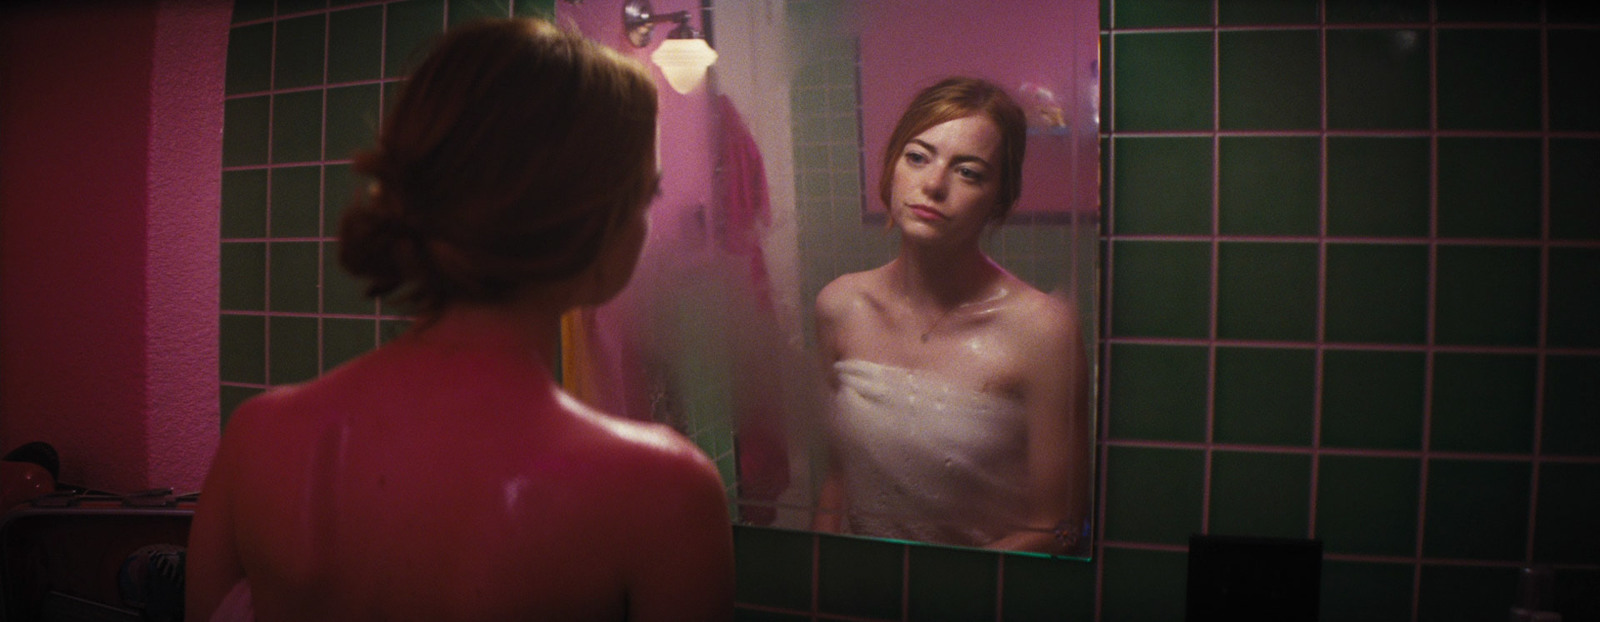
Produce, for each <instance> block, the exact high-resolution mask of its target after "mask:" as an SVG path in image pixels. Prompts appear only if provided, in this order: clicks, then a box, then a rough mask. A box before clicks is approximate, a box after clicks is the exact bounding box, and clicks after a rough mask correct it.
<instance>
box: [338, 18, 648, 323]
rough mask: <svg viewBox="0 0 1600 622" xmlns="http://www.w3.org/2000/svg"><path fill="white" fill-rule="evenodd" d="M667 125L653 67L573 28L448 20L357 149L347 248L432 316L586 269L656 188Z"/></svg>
mask: <svg viewBox="0 0 1600 622" xmlns="http://www.w3.org/2000/svg"><path fill="white" fill-rule="evenodd" d="M655 123H656V91H655V85H654V83H653V82H652V81H651V78H650V74H649V73H648V72H647V71H646V70H645V69H644V68H643V67H642V66H640V65H639V64H638V63H637V62H635V61H633V60H630V59H628V58H626V57H623V56H621V55H620V54H617V53H616V52H614V51H612V50H610V49H608V48H606V47H604V46H601V45H599V44H597V43H594V42H592V41H590V40H588V39H585V38H584V37H583V36H582V35H580V34H578V33H576V32H573V31H570V30H566V29H563V28H558V27H556V26H553V25H551V24H550V23H548V22H545V21H542V20H534V19H494V20H485V21H480V22H475V23H472V24H468V25H463V26H459V27H455V28H452V29H451V30H450V31H448V32H447V33H445V35H444V36H443V37H442V38H441V39H439V41H438V42H437V43H436V44H435V45H434V47H433V49H432V51H431V53H430V54H429V55H428V56H427V58H426V59H425V60H424V61H423V62H422V63H421V65H420V66H418V67H417V69H416V71H415V72H413V73H412V75H411V76H410V78H409V80H408V81H407V83H406V85H405V88H404V91H403V92H402V93H401V95H400V97H399V99H398V101H397V102H396V103H395V104H394V106H393V107H392V108H390V110H389V112H388V115H387V117H386V118H385V120H384V124H383V128H382V132H381V133H380V134H379V138H378V144H377V147H376V148H374V149H372V150H371V151H368V152H364V153H361V154H358V155H357V157H356V159H355V165H354V168H355V170H356V172H358V173H361V174H363V175H365V176H367V177H368V178H370V179H371V180H372V184H371V186H370V187H369V188H368V189H367V190H366V191H364V192H359V193H357V196H356V197H355V199H354V200H353V201H352V203H351V204H350V206H349V207H348V208H347V209H346V211H345V213H344V215H343V220H342V221H341V222H340V227H339V242H340V252H339V259H340V262H341V263H342V264H343V265H344V267H345V268H346V269H347V270H349V271H350V272H351V273H353V274H355V275H356V276H358V277H363V278H366V279H367V280H369V281H370V285H369V287H368V288H367V294H368V295H369V296H389V295H394V296H395V297H396V298H398V299H399V300H400V301H401V302H406V303H410V304H412V305H414V306H416V307H417V308H418V309H417V310H419V311H421V312H423V313H425V314H426V313H432V312H437V311H439V310H440V309H442V308H443V307H444V306H446V305H448V304H450V303H452V302H457V301H470V302H501V301H504V300H507V299H509V298H510V297H511V296H512V295H514V294H516V293H517V292H519V291H521V290H522V289H523V288H524V287H525V286H527V285H530V284H537V283H548V282H553V281H557V280H560V279H564V278H568V277H571V276H574V275H576V274H578V273H580V272H582V271H583V270H584V269H586V268H588V267H589V265H590V264H592V263H593V262H594V261H595V259H596V258H597V256H598V255H599V253H600V249H601V247H602V246H603V245H604V244H605V243H606V242H607V238H608V237H609V236H610V235H611V234H612V233H613V231H615V230H616V229H617V228H618V227H619V225H620V223H622V222H623V221H624V219H625V218H626V217H627V216H628V215H629V214H630V212H629V210H632V209H638V208H640V207H642V206H643V205H644V204H645V202H646V201H647V200H648V197H649V193H650V192H652V191H653V189H654V182H655V173H656V172H655V169H654V164H653V163H654V158H655Z"/></svg>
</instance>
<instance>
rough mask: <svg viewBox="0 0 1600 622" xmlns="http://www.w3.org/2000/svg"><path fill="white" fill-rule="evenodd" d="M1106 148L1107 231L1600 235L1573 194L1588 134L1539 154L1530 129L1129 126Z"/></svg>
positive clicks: (1592, 215)
mask: <svg viewBox="0 0 1600 622" xmlns="http://www.w3.org/2000/svg"><path fill="white" fill-rule="evenodd" d="M1430 143H1434V144H1430ZM1110 148H1111V149H1112V150H1113V151H1112V153H1111V154H1110V155H1111V162H1112V164H1113V165H1114V168H1113V171H1112V175H1111V179H1110V183H1111V184H1112V189H1113V191H1114V197H1115V205H1114V207H1113V213H1112V214H1111V219H1112V223H1113V227H1114V229H1113V233H1115V234H1116V235H1210V234H1212V233H1213V230H1214V231H1215V233H1218V234H1221V235H1230V236H1315V235H1319V234H1322V233H1326V235H1330V236H1336V237H1411V238H1424V237H1428V236H1429V235H1430V233H1431V232H1433V231H1434V228H1435V227H1437V234H1438V235H1439V236H1440V237H1443V238H1462V239H1508V240H1537V239H1540V237H1541V235H1542V232H1543V230H1544V229H1545V227H1546V224H1548V229H1549V235H1550V237H1551V238H1552V239H1556V240H1586V241H1593V240H1597V239H1600V212H1597V211H1596V210H1594V209H1593V208H1592V206H1591V205H1590V204H1587V203H1584V200H1585V197H1591V198H1592V197H1593V196H1594V194H1595V192H1597V187H1596V183H1597V182H1596V180H1595V176H1594V175H1592V174H1591V173H1592V171H1593V170H1595V166H1597V165H1600V141H1596V140H1593V139H1555V140H1552V141H1550V148H1549V165H1548V167H1546V166H1544V165H1543V164H1542V163H1543V162H1544V161H1545V160H1544V157H1543V151H1544V149H1543V146H1542V144H1541V141H1540V139H1537V138H1492V137H1482V138H1453V137H1445V138H1439V139H1437V141H1430V139H1428V138H1421V137H1417V138H1411V137H1357V136H1333V137H1329V138H1328V139H1326V148H1324V147H1323V141H1322V139H1319V138H1316V137H1273V136H1259V137H1237V136H1224V137H1221V138H1219V139H1217V140H1216V141H1213V140H1212V139H1210V138H1204V137H1192V136H1177V137H1150V136H1137V137H1115V138H1113V139H1112V140H1111V141H1110ZM1435 151H1436V152H1437V157H1435V156H1434V155H1433V153H1434V152H1435ZM1435 165H1437V168H1438V174H1437V182H1436V183H1435V182H1432V181H1430V180H1432V179H1433V178H1434V174H1433V172H1432V170H1433V167H1434V166H1435ZM1547 171H1548V173H1549V182H1548V185H1546V183H1545V181H1544V177H1545V173H1546V172H1547ZM1324 178H1325V180H1326V185H1327V197H1326V229H1325V230H1324V228H1323V224H1322V223H1323V208H1322V205H1323V204H1324V203H1323V197H1322V184H1323V181H1324ZM1435 188H1436V189H1437V194H1438V217H1437V222H1436V223H1435V222H1433V217H1432V216H1430V207H1429V205H1430V196H1431V195H1432V192H1431V190H1432V189H1435ZM1213 189H1215V194H1216V199H1215V203H1216V209H1215V210H1213V208H1212V205H1213V196H1212V195H1213ZM1546 189H1548V190H1549V193H1550V202H1549V205H1550V209H1549V218H1548V223H1546V219H1545V217H1544V216H1543V215H1542V209H1541V201H1542V196H1543V194H1544V191H1545V190H1546Z"/></svg>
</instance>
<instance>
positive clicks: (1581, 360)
mask: <svg viewBox="0 0 1600 622" xmlns="http://www.w3.org/2000/svg"><path fill="white" fill-rule="evenodd" d="M1110 354H1111V358H1110V363H1109V366H1108V369H1107V370H1106V374H1107V376H1108V381H1109V382H1108V387H1109V388H1108V392H1107V399H1108V400H1109V403H1110V410H1109V416H1108V419H1109V420H1108V421H1106V422H1105V425H1106V430H1107V435H1108V438H1111V439H1115V440H1154V441H1177V442H1195V443H1198V442H1204V441H1207V440H1208V439H1209V440H1211V441H1214V442H1218V443H1227V444H1241V445H1271V446H1280V447H1312V446H1314V445H1316V444H1317V443H1314V442H1313V441H1314V437H1315V435H1316V434H1317V433H1318V432H1319V430H1317V429H1316V421H1317V420H1318V418H1317V416H1316V414H1315V412H1316V410H1317V408H1318V406H1320V408H1321V417H1320V421H1321V428H1320V446H1321V447H1325V448H1341V449H1379V450H1413V451H1414V450H1421V449H1423V448H1424V443H1423V441H1424V434H1423V418H1424V415H1425V414H1426V413H1430V412H1431V414H1432V419H1431V421H1432V425H1431V426H1430V428H1429V433H1428V435H1427V437H1426V440H1427V447H1428V448H1429V449H1432V450H1434V451H1447V452H1468V453H1498V454H1508V455H1527V454H1531V453H1532V452H1533V451H1534V448H1535V443H1536V442H1537V443H1539V448H1540V450H1541V452H1542V453H1543V454H1545V455H1588V456H1595V455H1600V442H1597V441H1595V440H1594V439H1595V435H1594V432H1597V431H1600V423H1597V422H1596V420H1595V418H1594V417H1593V412H1592V411H1593V404H1595V403H1600V402H1597V401H1595V399H1594V398H1596V397H1600V389H1595V388H1593V387H1594V386H1595V385H1594V382H1593V380H1594V379H1595V378H1597V377H1600V374H1597V373H1596V372H1600V356H1550V357H1546V358H1545V359H1544V365H1545V367H1546V372H1545V378H1544V386H1543V387H1542V389H1543V397H1542V398H1541V397H1540V391H1539V390H1540V388H1541V387H1539V380H1538V365H1539V363H1540V359H1539V357H1537V356H1533V355H1518V354H1472V353H1456V352H1440V353H1436V354H1434V355H1433V356H1432V359H1433V362H1432V370H1431V375H1430V374H1429V368H1428V362H1427V358H1428V355H1426V354H1424V353H1422V352H1417V351H1387V350H1340V349H1332V348H1330V349H1328V350H1326V351H1324V352H1323V353H1322V358H1321V365H1322V368H1321V370H1320V371H1321V376H1320V380H1321V387H1320V398H1319V392H1318V391H1319V389H1318V387H1317V384H1318V380H1319V376H1318V375H1317V374H1318V369H1317V365H1318V360H1317V354H1316V352H1315V351H1314V350H1312V349H1309V348H1249V347H1229V346H1220V347H1217V348H1216V350H1215V354H1214V356H1215V373H1214V374H1213V373H1212V372H1210V371H1208V369H1210V368H1209V361H1210V357H1211V356H1212V354H1211V353H1210V352H1208V350H1207V348H1205V347H1202V346H1188V345H1153V344H1129V343H1113V344H1112V345H1111V351H1110ZM1430 391H1431V395H1430ZM1430 397H1431V400H1432V401H1431V404H1430V402H1429V401H1428V400H1429V399H1430ZM1208 404H1209V405H1211V408H1210V410H1211V412H1212V423H1211V424H1210V425H1211V427H1210V428H1209V430H1208V428H1207V422H1206V421H1207V420H1206V416H1207V405H1208ZM1541 409H1542V411H1543V413H1544V415H1543V416H1544V419H1543V430H1544V431H1543V435H1542V436H1540V437H1538V438H1536V437H1535V431H1536V425H1535V421H1536V417H1537V413H1539V412H1540V410H1541ZM1208 432H1209V437H1208Z"/></svg>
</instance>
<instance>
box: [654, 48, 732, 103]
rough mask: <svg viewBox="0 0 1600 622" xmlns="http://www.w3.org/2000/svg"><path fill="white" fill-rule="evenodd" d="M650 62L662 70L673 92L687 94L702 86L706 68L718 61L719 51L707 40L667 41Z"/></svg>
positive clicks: (657, 49)
mask: <svg viewBox="0 0 1600 622" xmlns="http://www.w3.org/2000/svg"><path fill="white" fill-rule="evenodd" d="M650 61H651V62H654V63H655V64H656V66H657V67H660V68H661V73H662V75H665V76H666V77H667V84H670V85H672V90H674V91H677V92H678V93H680V94H686V93H688V92H689V91H692V90H694V88H695V87H697V86H700V82H701V81H702V80H704V79H705V77H706V68H707V67H710V66H711V63H714V62H716V61H717V51H716V50H713V49H711V46H709V45H706V40H705V39H700V38H693V39H667V40H666V41H662V42H661V47H658V48H656V51H655V52H653V53H651V54H650Z"/></svg>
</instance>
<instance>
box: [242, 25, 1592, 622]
mask: <svg viewBox="0 0 1600 622" xmlns="http://www.w3.org/2000/svg"><path fill="white" fill-rule="evenodd" d="M512 4H515V5H516V6H514V7H513V6H511V5H512ZM533 4H539V5H542V6H541V7H527V6H524V3H522V2H515V3H511V2H498V3H493V2H490V3H471V2H462V1H460V0H449V1H448V2H447V1H446V0H409V1H406V2H339V1H335V2H333V3H332V6H327V5H326V4H325V3H321V2H310V1H309V0H295V1H293V2H291V1H290V0H280V1H279V2H278V3H277V6H276V7H274V6H273V4H272V3H258V2H248V3H247V2H240V3H239V5H238V6H237V8H236V15H235V27H234V31H233V37H232V40H231V42H230V50H229V58H228V80H227V88H228V101H227V109H226V115H227V117H226V119H227V120H226V131H225V133H224V173H223V175H224V177H223V179H224V182H223V195H224V200H223V204H224V205H223V225H222V226H223V254H222V256H223V260H222V261H223V264H222V278H223V281H222V309H223V311H222V316H223V317H222V360H221V366H222V369H221V371H222V377H223V385H224V386H223V395H224V397H225V404H224V411H225V412H226V411H229V410H231V409H232V406H233V405H234V404H237V402H238V401H240V400H242V399H244V398H245V397H248V396H249V395H252V394H254V393H255V392H257V391H260V390H261V389H263V388H265V387H267V386H271V385H273V384H278V383H281V382H290V381H295V380H299V379H304V378H308V377H310V376H312V375H314V374H316V373H318V372H319V371H321V370H324V369H327V368H329V367H331V366H333V365H335V364H337V363H338V362H340V361H343V360H346V359H348V358H349V357H351V356H354V355H356V354H358V353H360V352H363V351H365V350H367V349H370V348H371V347H373V346H375V345H376V344H377V343H378V342H379V341H380V340H381V339H383V338H384V337H385V336H387V335H390V334H393V333H394V332H396V331H397V330H398V328H399V327H400V326H401V325H403V318H401V317H399V316H397V315H394V314H392V313H390V312H388V311H386V310H384V309H382V308H380V307H378V306H375V305H374V304H373V303H370V302H364V301H362V299H361V298H360V297H359V296H358V295H357V294H358V293H359V292H357V291H356V285H355V284H353V283H351V282H350V281H349V280H348V279H346V278H345V277H343V276H341V274H340V272H339V271H338V270H337V268H336V267H335V266H334V265H333V264H334V262H333V261H332V258H331V255H330V254H329V253H330V252H331V250H332V233H333V231H332V229H331V226H332V225H331V224H332V223H334V222H336V220H337V210H338V208H339V206H340V205H341V204H342V201H343V198H344V197H345V196H346V195H347V193H348V192H349V188H350V184H351V179H350V174H349V168H348V160H347V157H348V152H349V149H350V148H352V147H353V146H356V145H361V144H363V143H364V142H365V141H367V140H370V137H371V131H372V127H373V124H374V122H375V119H376V116H377V112H378V111H379V110H381V108H382V105H383V101H384V98H385V97H387V96H388V93H389V89H388V88H387V87H389V85H390V84H391V83H392V81H393V79H394V76H396V75H397V74H398V72H399V67H401V66H403V62H404V60H405V58H404V55H405V54H406V53H408V50H409V49H410V47H411V46H413V45H415V43H416V42H417V41H420V40H422V39H425V38H426V36H427V35H428V34H430V33H432V32H436V31H437V30H438V29H441V28H443V27H444V26H445V25H446V24H448V23H452V22H453V21H455V20H457V19H460V18H461V17H462V16H464V15H472V14H475V13H477V12H480V11H487V12H493V13H497V14H506V13H510V12H512V11H513V10H515V11H516V12H519V13H520V12H523V11H525V10H526V11H534V10H539V11H547V10H548V6H549V4H550V0H546V1H545V2H542V3H540V2H535V3H533ZM818 4H821V3H809V2H802V1H798V0H797V1H795V2H793V3H792V6H793V7H794V8H793V9H792V10H795V11H800V12H803V11H805V10H817V9H816V8H814V7H815V6H816V5H818ZM808 6H812V7H813V8H811V9H808V8H807V7H808ZM1003 6H1004V5H1003V4H985V5H984V9H983V10H1003V8H1002V7H1003ZM1594 6H1595V5H1593V4H1591V3H1583V2H1570V1H1566V0H1546V1H1544V2H1538V1H1532V0H1529V1H1522V2H1471V1H1466V0H1283V1H1275V2H1261V1H1250V0H1210V1H1204V0H1103V1H1102V10H1101V13H1102V16H1101V42H1102V54H1103V58H1102V60H1103V62H1102V66H1103V68H1104V77H1103V84H1102V104H1103V107H1104V110H1103V113H1102V123H1103V127H1102V133H1103V136H1102V139H1103V140H1102V148H1103V151H1104V153H1103V162H1104V175H1105V183H1104V187H1103V189H1102V192H1103V196H1104V200H1105V201H1104V202H1105V204H1106V206H1107V209H1106V213H1105V229H1104V231H1103V235H1102V240H1101V242H1102V250H1101V252H1102V253H1103V258H1104V261H1105V265H1106V270H1105V273H1104V288H1103V293H1104V299H1103V301H1102V303H1103V307H1102V308H1103V309H1104V310H1105V312H1106V315H1105V316H1104V320H1103V322H1104V323H1103V328H1102V334H1101V341H1102V358H1101V363H1102V378H1101V389H1102V391H1101V392H1102V394H1103V395H1105V396H1106V397H1107V400H1106V404H1105V405H1104V406H1103V407H1102V410H1101V414H1102V419H1101V426H1100V435H1101V440H1100V449H1101V451H1100V454H1099V455H1100V456H1101V465H1100V466H1101V470H1102V478H1101V486H1100V488H1099V498H1098V502H1099V508H1100V516H1099V519H1100V521H1099V525H1098V529H1099V533H1098V535H1099V540H1098V542H1097V547H1096V554H1095V559H1094V561H1092V562H1089V563H1084V562H1076V561H1058V560H1050V559H1041V558H1034V557H1026V556H1018V555H1004V554H990V553H982V552H973V551H952V550H946V549H938V548H930V547H922V546H908V545H903V544H896V543H889V542H876V541H861V540H854V539H849V538H841V537H833V536H815V535H811V534H805V533H796V532H787V531H779V530H769V529H759V528H738V529H737V530H736V531H735V542H736V547H737V555H738V562H739V569H740V570H739V572H740V576H739V584H738V594H737V596H738V600H739V602H740V611H739V616H740V619H741V620H812V619H817V620H841V619H852V620H958V619H959V620H1108V621H1109V620H1179V619H1182V617H1183V596H1184V587H1185V586H1184V581H1185V573H1186V565H1185V564H1186V560H1185V555H1186V548H1185V543H1186V540H1187V538H1188V536H1189V535H1190V534H1192V533H1200V532H1204V533H1215V534H1250V535H1270V536H1285V537H1316V538H1319V539H1321V540H1322V541H1323V543H1324V545H1325V550H1326V561H1325V563H1324V566H1323V598H1322V603H1323V605H1322V619H1323V620H1330V621H1338V620H1423V621H1428V620H1496V621H1498V620H1503V619H1505V616H1506V609H1507V607H1508V605H1509V604H1510V602H1511V599H1512V598H1513V596H1514V593H1515V587H1516V571H1517V569H1518V568H1520V567H1521V566H1523V565H1526V564H1530V563H1548V564H1553V565H1555V567H1556V569H1557V598H1558V604H1559V608H1560V609H1562V610H1563V612H1564V613H1565V614H1566V619H1567V620H1569V621H1571V620H1596V619H1600V596H1597V594H1600V537H1597V536H1596V535H1595V531H1594V526H1595V516H1600V322H1596V318H1600V175H1596V172H1597V171H1600V114H1597V111H1600V90H1597V87H1596V81H1595V80H1594V79H1593V76H1595V75H1600V29H1597V24H1600V10H1597V9H1595V8H1594ZM818 47H819V48H823V49H832V50H834V53H836V54H838V56H837V57H830V58H826V59H822V60H823V62H820V63H818V64H815V65H808V66H806V67H805V68H804V69H802V71H803V72H813V75H807V76H806V77H807V82H806V83H807V84H817V85H824V86H817V87H815V88H796V89H795V90H794V92H793V96H794V101H793V102H792V103H793V107H794V118H795V123H796V125H797V127H800V126H802V125H804V124H814V125H816V126H819V127H821V128H822V130H823V131H822V132H821V133H819V134H817V135H820V136H831V137H832V138H830V139H828V140H824V141H821V142H819V143H817V144H797V147H796V149H797V151H796V158H795V161H796V162H797V164H798V166H799V169H800V170H799V171H798V175H797V190H799V191H800V192H799V201H800V205H801V207H802V213H804V214H812V215H816V216H814V217H813V216H808V217H807V219H803V220H802V221H801V222H800V227H801V230H802V235H810V236H814V237H813V238H811V239H814V240H817V239H825V241H826V243H827V244H828V245H827V246H820V247H817V248H818V249H820V250H819V252H817V253H815V254H816V255H818V256H819V257H820V258H822V259H826V260H827V261H821V262H819V264H818V265H814V266H811V267H809V268H808V269H807V272H806V273H805V274H803V275H802V280H803V282H802V284H801V286H802V287H803V288H805V289H806V292H805V293H803V295H804V294H809V293H813V292H815V291H816V289H817V288H820V287H821V285H822V284H823V283H825V282H826V279H827V278H830V277H831V276H832V275H836V274H838V273H840V272H844V271H847V270H851V269H858V267H859V266H861V265H870V264H871V263H872V262H875V261H881V260H883V259H887V257H888V256H889V253H890V252H892V248H890V244H889V243H888V242H891V241H892V236H888V235H885V234H884V233H883V231H882V230H881V229H880V228H879V227H881V225H866V226H863V224H862V220H861V217H860V211H859V202H860V200H861V199H860V191H859V184H860V181H859V179H860V168H859V167H860V164H859V159H858V158H859V156H857V155H856V154H855V153H854V151H853V149H852V148H851V147H850V144H851V143H852V141H854V136H855V132H856V127H855V126H854V123H855V121H854V116H853V112H852V109H853V106H854V100H853V97H854V92H853V90H851V89H849V88H842V87H841V88H836V87H830V86H825V85H827V84H838V83H841V82H843V81H848V80H851V79H853V74H851V73H850V68H849V62H851V61H850V58H851V56H852V53H851V52H850V50H849V49H848V48H845V49H837V48H828V47H827V46H818ZM818 73H820V75H815V74H818ZM813 78H831V80H829V79H824V80H822V81H820V82H813V81H811V79H813ZM841 206H844V207H848V208H849V209H842V208H841ZM830 219H831V220H830ZM1010 229H1013V230H1008V231H1006V232H1004V233H1003V234H1002V238H1001V240H1002V241H1000V242H998V243H997V245H999V246H1001V247H1002V248H1000V249H999V250H998V251H997V252H1002V253H1011V256H1010V257H1011V258H1010V259H1008V260H1007V261H1017V262H1019V263H1021V264H1023V265H1024V266H1026V267H1024V268H1023V270H1024V271H1031V272H1032V273H1034V274H1033V275H1034V276H1035V277H1036V278H1041V279H1048V278H1051V276H1050V275H1049V274H1047V272H1048V271H1049V270H1051V269H1052V268H1054V269H1059V264H1052V263H1050V262H1051V261H1054V260H1052V259H1048V258H1049V257H1054V256H1057V255H1053V254H1052V253H1055V252H1056V251H1057V250H1058V249H1054V248H1052V247H1053V246H1055V245H1059V244H1063V243H1064V240H1066V239H1067V238H1065V237H1062V236H1058V235H1056V234H1054V233H1050V232H1048V231H1043V230H1040V229H1038V228H1032V229H1030V228H1026V227H1014V228H1010ZM821 232H828V233H826V234H823V233H821ZM1032 258H1046V259H1037V260H1036V259H1032Z"/></svg>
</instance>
